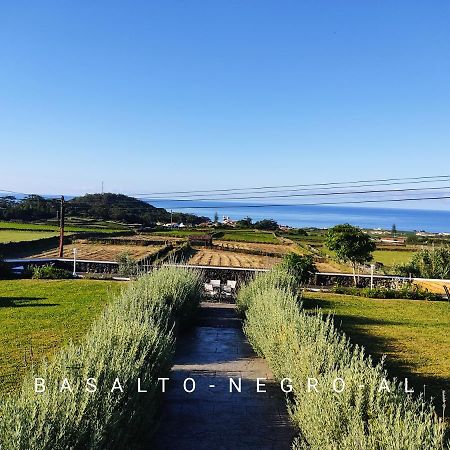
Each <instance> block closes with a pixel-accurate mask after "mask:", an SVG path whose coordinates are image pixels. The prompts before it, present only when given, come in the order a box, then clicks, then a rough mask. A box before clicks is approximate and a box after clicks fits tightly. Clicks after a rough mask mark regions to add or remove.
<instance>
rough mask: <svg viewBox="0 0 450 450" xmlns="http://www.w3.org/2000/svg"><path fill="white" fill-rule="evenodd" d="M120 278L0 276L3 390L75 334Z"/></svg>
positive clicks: (80, 332)
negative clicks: (56, 278)
mask: <svg viewBox="0 0 450 450" xmlns="http://www.w3.org/2000/svg"><path fill="white" fill-rule="evenodd" d="M121 286H123V284H122V283H118V282H108V281H96V280H48V281H47V280H12V281H9V280H8V281H5V280H4V281H0V327H1V329H2V332H1V334H0V392H7V391H11V390H12V389H14V388H17V386H18V385H19V384H20V381H21V379H22V376H23V374H24V372H25V370H27V369H28V368H29V366H30V365H31V356H30V353H31V352H32V355H33V361H34V364H36V363H37V362H38V361H39V360H41V358H42V357H44V356H46V357H48V356H51V355H52V354H53V353H54V352H55V351H56V350H57V349H58V348H59V347H61V346H62V345H63V344H64V343H66V342H68V341H69V340H71V339H72V340H75V341H76V340H77V339H79V338H80V337H81V336H83V334H84V333H86V330H87V329H88V327H89V324H90V323H91V322H92V320H93V319H94V318H95V317H96V316H97V315H98V314H99V313H100V311H101V310H102V309H103V307H104V305H105V304H106V303H107V302H108V301H109V300H111V298H112V297H113V293H115V292H118V291H119V289H120V287H121Z"/></svg>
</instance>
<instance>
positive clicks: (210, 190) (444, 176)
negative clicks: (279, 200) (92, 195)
mask: <svg viewBox="0 0 450 450" xmlns="http://www.w3.org/2000/svg"><path fill="white" fill-rule="evenodd" d="M442 178H446V179H448V178H450V175H433V176H424V177H407V178H380V179H372V180H359V181H343V182H331V183H306V184H287V185H278V186H258V187H248V188H228V189H205V190H190V191H165V192H150V193H144V194H142V193H132V194H130V195H133V196H134V197H142V196H152V195H173V194H193V193H205V192H206V193H210V192H242V191H254V190H261V189H283V188H301V187H319V186H342V185H346V184H348V185H355V184H360V183H382V182H388V181H406V180H411V181H415V180H432V179H434V180H435V181H438V179H442ZM350 187H351V186H350Z"/></svg>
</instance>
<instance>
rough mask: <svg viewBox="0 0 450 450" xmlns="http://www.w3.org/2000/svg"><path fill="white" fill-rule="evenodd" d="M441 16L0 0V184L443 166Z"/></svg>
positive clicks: (223, 178) (234, 179) (61, 187)
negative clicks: (1, 0) (0, 0)
mask: <svg viewBox="0 0 450 450" xmlns="http://www.w3.org/2000/svg"><path fill="white" fill-rule="evenodd" d="M449 18H450V3H449V2H448V1H431V2H421V1H420V2H419V1H412V0H409V1H396V2H391V1H376V2H375V1H371V2H366V1H361V0H359V1H339V2H337V1H331V0H329V1H318V0H314V1H281V2H280V1H252V0H249V1H230V0H227V1H205V0H204V1H159V2H147V1H146V2H115V1H110V0H109V1H95V2H88V1H84V2H67V1H54V2H49V1H39V2H25V1H24V2H20V1H9V2H8V1H3V2H2V3H1V5H0V155H1V159H0V180H1V183H0V189H11V190H17V191H23V192H39V193H66V194H77V193H84V192H95V191H99V190H100V185H101V181H102V180H103V181H104V183H105V190H107V191H120V192H125V193H135V192H154V191H166V190H191V189H192V190H193V189H215V188H227V187H247V186H258V185H277V184H300V183H309V182H333V181H347V180H358V179H371V178H389V177H410V176H422V175H441V174H446V173H450V151H449V148H450V127H449V123H450V27H449V26H448V22H449ZM412 206H414V207H417V204H416V205H412ZM422 206H424V205H422ZM433 206H435V207H439V205H437V204H436V203H433Z"/></svg>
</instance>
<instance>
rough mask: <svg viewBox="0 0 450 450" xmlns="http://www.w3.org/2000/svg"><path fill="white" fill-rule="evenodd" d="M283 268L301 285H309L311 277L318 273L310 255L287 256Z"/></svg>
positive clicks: (291, 254)
mask: <svg viewBox="0 0 450 450" xmlns="http://www.w3.org/2000/svg"><path fill="white" fill-rule="evenodd" d="M281 264H282V266H284V267H286V268H287V269H288V271H289V272H290V273H291V274H292V275H294V276H295V279H296V280H297V282H298V283H299V284H305V283H308V282H309V280H310V278H311V275H313V274H314V273H316V272H317V267H316V265H315V264H314V260H313V258H312V256H310V255H298V254H297V253H289V254H287V255H286V256H285V257H284V258H283V261H282V263H281Z"/></svg>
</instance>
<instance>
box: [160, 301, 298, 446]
mask: <svg viewBox="0 0 450 450" xmlns="http://www.w3.org/2000/svg"><path fill="white" fill-rule="evenodd" d="M188 377H191V378H193V379H194V380H195V382H196V387H195V391H194V392H192V393H190V394H189V393H186V392H185V391H184V389H183V382H184V380H185V379H186V378H188ZM229 377H233V378H234V380H235V382H236V383H238V379H239V377H241V379H242V391H241V392H240V393H239V392H236V391H234V392H232V393H230V392H229V385H230V383H229ZM258 377H259V378H268V380H267V381H265V383H266V387H265V388H266V390H267V392H266V393H257V392H256V379H257V378H258ZM271 377H272V376H271V373H270V370H269V368H268V366H267V364H266V362H265V361H264V360H263V359H261V358H258V357H257V356H256V355H255V353H254V352H253V350H252V348H251V346H250V344H249V343H248V342H247V340H246V338H245V336H244V334H243V332H242V329H241V321H240V320H239V319H238V318H237V316H236V310H235V305H230V304H220V303H204V304H202V308H201V310H200V317H199V321H198V326H196V327H195V328H194V329H193V331H192V332H190V333H189V334H185V335H182V336H180V337H179V339H178V342H177V352H176V355H175V365H174V366H173V368H172V371H171V373H170V381H169V382H167V391H166V393H165V394H163V408H162V415H161V425H160V428H159V430H158V432H157V434H156V436H155V438H154V442H153V445H152V448H157V449H177V450H183V449H288V448H290V445H291V442H292V439H293V436H294V432H293V430H292V428H291V426H290V424H289V418H288V415H287V411H286V406H285V400H284V396H283V393H282V392H281V390H280V387H279V384H276V383H275V382H274V381H273V379H271ZM187 388H188V389H191V388H192V384H191V383H189V382H188V383H187Z"/></svg>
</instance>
